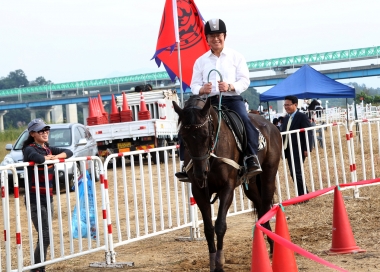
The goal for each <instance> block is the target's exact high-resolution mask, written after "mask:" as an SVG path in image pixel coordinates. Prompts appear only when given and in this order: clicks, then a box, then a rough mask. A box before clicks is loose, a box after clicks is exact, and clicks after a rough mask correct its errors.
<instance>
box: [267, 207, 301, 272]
mask: <svg viewBox="0 0 380 272" xmlns="http://www.w3.org/2000/svg"><path fill="white" fill-rule="evenodd" d="M275 233H276V234H277V235H279V236H281V237H282V238H284V239H286V240H288V241H290V235H289V229H288V224H287V223H286V218H285V215H284V213H283V211H282V209H281V207H279V208H278V210H277V214H276V229H275ZM272 269H273V272H276V271H286V272H293V271H298V267H297V263H296V258H295V256H294V252H293V250H291V249H288V248H286V247H284V246H282V245H280V244H278V243H276V242H274V249H273V258H272Z"/></svg>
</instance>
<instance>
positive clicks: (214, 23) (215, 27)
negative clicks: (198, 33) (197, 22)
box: [205, 19, 227, 35]
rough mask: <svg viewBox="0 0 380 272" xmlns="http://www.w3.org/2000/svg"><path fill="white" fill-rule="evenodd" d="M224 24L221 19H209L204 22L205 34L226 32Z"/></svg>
mask: <svg viewBox="0 0 380 272" xmlns="http://www.w3.org/2000/svg"><path fill="white" fill-rule="evenodd" d="M226 32H227V28H226V24H225V23H224V22H223V21H222V20H221V19H211V20H208V21H207V23H206V24H205V34H206V35H208V34H213V33H226Z"/></svg>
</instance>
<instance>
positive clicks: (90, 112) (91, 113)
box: [88, 97, 95, 117]
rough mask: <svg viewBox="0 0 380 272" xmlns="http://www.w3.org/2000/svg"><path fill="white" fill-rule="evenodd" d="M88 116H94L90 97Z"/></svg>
mask: <svg viewBox="0 0 380 272" xmlns="http://www.w3.org/2000/svg"><path fill="white" fill-rule="evenodd" d="M88 117H95V112H94V109H93V108H92V103H91V98H90V97H89V98H88Z"/></svg>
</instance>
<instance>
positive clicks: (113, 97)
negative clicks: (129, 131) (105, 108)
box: [111, 94, 119, 113]
mask: <svg viewBox="0 0 380 272" xmlns="http://www.w3.org/2000/svg"><path fill="white" fill-rule="evenodd" d="M111 113H119V111H118V109H117V105H116V100H115V96H114V95H113V94H112V99H111Z"/></svg>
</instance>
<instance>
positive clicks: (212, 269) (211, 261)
mask: <svg viewBox="0 0 380 272" xmlns="http://www.w3.org/2000/svg"><path fill="white" fill-rule="evenodd" d="M215 259H216V253H215V252H214V253H210V272H214V270H215Z"/></svg>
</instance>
